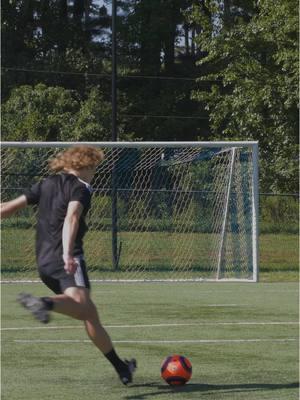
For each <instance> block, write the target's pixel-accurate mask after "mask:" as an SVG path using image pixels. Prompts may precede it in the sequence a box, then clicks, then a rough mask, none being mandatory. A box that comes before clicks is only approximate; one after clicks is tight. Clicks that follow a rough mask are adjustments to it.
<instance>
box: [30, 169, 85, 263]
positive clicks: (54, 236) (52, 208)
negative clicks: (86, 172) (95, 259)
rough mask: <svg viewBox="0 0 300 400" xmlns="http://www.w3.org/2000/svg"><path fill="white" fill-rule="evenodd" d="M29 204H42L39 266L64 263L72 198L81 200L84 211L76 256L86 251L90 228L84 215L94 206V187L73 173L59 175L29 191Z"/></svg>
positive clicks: (37, 246) (40, 210)
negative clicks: (65, 229)
mask: <svg viewBox="0 0 300 400" xmlns="http://www.w3.org/2000/svg"><path fill="white" fill-rule="evenodd" d="M24 194H25V196H26V198H27V202H28V204H36V205H38V217H37V227H36V257H37V264H38V266H39V267H42V266H44V265H47V264H50V263H56V262H58V263H62V262H63V259H62V255H63V244H62V230H63V225H64V220H65V217H66V214H67V209H68V204H69V202H70V201H79V202H80V203H81V204H82V206H83V212H82V214H81V217H80V220H79V228H78V232H77V236H76V239H75V245H74V252H73V255H74V256H77V255H79V254H83V248H82V245H83V242H82V240H83V237H84V235H85V233H86V231H87V230H88V228H87V226H86V223H85V221H84V218H85V216H86V213H87V211H88V210H89V208H90V205H91V189H90V186H89V185H88V184H86V183H85V182H83V181H81V180H80V179H79V178H78V177H76V176H75V175H73V174H66V173H62V174H57V175H53V176H49V177H48V178H46V179H44V180H42V181H40V182H38V183H36V184H35V185H33V186H32V187H31V188H30V189H29V190H26V191H25V193H24Z"/></svg>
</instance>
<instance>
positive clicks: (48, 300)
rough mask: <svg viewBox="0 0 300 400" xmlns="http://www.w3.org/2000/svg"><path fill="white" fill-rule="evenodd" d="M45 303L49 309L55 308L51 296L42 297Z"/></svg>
mask: <svg viewBox="0 0 300 400" xmlns="http://www.w3.org/2000/svg"><path fill="white" fill-rule="evenodd" d="M41 299H42V301H43V303H44V304H45V306H46V308H47V310H49V311H51V310H53V306H54V302H53V300H52V299H50V297H41Z"/></svg>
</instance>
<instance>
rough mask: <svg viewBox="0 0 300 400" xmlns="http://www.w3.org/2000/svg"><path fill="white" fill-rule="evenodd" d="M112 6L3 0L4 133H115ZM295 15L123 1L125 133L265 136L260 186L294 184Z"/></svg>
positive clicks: (262, 5) (230, 6)
mask: <svg viewBox="0 0 300 400" xmlns="http://www.w3.org/2000/svg"><path fill="white" fill-rule="evenodd" d="M110 4H111V2H110V1H109V0H103V2H99V1H96V0H88V1H87V0H72V1H67V0H59V1H53V0H43V1H40V2H37V1H36V0H3V1H2V103H3V106H2V138H3V139H5V140H70V141H71V140H109V139H110V135H111V133H110V132H111V80H110V73H111V31H110V26H111V15H110V12H109V10H110ZM295 10H297V3H296V0H283V1H281V2H276V4H275V3H274V1H272V0H223V1H216V0H151V1H150V0H120V1H118V19H117V59H118V82H117V84H118V134H119V137H120V139H122V140H124V139H126V140H137V139H139V140H216V139H221V140H227V139H228V140H229V139H238V140H248V139H255V140H259V144H260V154H261V172H262V174H261V176H262V185H263V186H262V188H263V189H266V190H274V191H295V190H297V181H298V179H297V162H296V156H297V152H298V150H297V145H296V143H297V138H298V126H297V94H298V93H297V84H298V79H297V78H298V76H297V74H298V51H297V50H298V47H297V37H298V35H297V22H298V21H297V13H296V12H295ZM195 78H199V79H198V80H196V79H195Z"/></svg>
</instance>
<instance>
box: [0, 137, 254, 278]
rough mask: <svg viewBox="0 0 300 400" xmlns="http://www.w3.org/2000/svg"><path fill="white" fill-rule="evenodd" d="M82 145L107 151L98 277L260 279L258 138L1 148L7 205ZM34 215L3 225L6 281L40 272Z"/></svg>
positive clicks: (93, 247) (91, 250)
mask: <svg viewBox="0 0 300 400" xmlns="http://www.w3.org/2000/svg"><path fill="white" fill-rule="evenodd" d="M76 144H77V145H78V144H88V145H93V146H97V147H100V148H102V149H103V151H104V153H105V161H104V162H103V163H102V164H101V165H100V166H99V168H98V170H97V173H96V176H95V178H94V181H93V182H92V186H93V188H94V193H93V200H92V207H91V210H90V212H89V214H88V216H87V223H88V225H89V231H88V233H87V235H86V238H85V257H86V261H87V265H88V268H89V271H90V277H91V278H92V279H99V280H104V281H105V280H107V281H111V280H117V281H127V280H133V281H134V280H136V281H160V280H173V281H181V280H187V281H189V280H192V281H199V280H216V281H219V280H222V281H223V280H230V281H232V280H240V281H241V280H243V281H249V282H256V281H257V280H258V250H257V249H258V233H257V232H258V224H257V219H258V143H257V142H97V143H95V142H86V143H60V142H43V143H42V142H34V143H32V142H2V144H1V181H2V182H1V183H2V185H1V196H2V201H7V200H9V199H12V198H14V197H16V196H18V195H20V194H22V192H23V191H24V189H25V188H27V187H28V186H30V185H32V184H33V183H35V182H36V181H38V180H40V179H42V178H43V177H45V176H47V175H48V174H49V171H48V160H49V159H50V158H51V157H53V156H54V155H55V154H56V153H58V152H59V151H62V150H63V149H64V148H67V147H68V146H72V145H76ZM35 212H36V210H35V209H32V208H31V207H28V208H26V209H25V210H23V211H22V212H20V213H19V214H18V215H16V216H14V217H13V218H11V219H7V220H4V221H3V223H2V277H3V279H7V278H10V277H11V278H19V279H21V278H24V279H26V278H29V277H30V278H32V277H36V276H37V275H36V272H35V269H36V267H35V251H34V236H35V229H34V226H35Z"/></svg>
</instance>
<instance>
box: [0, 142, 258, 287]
mask: <svg viewBox="0 0 300 400" xmlns="http://www.w3.org/2000/svg"><path fill="white" fill-rule="evenodd" d="M76 145H89V146H95V147H100V148H102V147H105V148H121V147H122V148H143V147H147V148H156V147H166V148H180V147H187V146H188V147H190V148H192V147H206V148H213V147H222V148H227V149H232V162H231V166H230V177H229V184H228V189H227V190H228V192H227V201H226V207H225V211H224V216H223V218H224V219H223V228H222V235H221V240H220V248H219V254H218V267H217V274H216V278H215V279H209V278H208V279H206V278H203V279H202V278H195V279H158V280H156V279H151V280H150V281H154V282H155V281H173V282H176V281H192V282H195V281H213V282H218V281H221V282H224V281H226V282H233V281H238V282H258V278H259V255H258V237H259V229H258V215H259V180H258V157H259V153H258V142H257V141H232V142H225V141H213V142H183V141H179V142H163V141H162V142H1V148H7V147H13V148H30V147H40V148H50V147H55V148H66V147H69V146H76ZM239 147H248V148H251V149H252V166H253V173H252V196H251V197H252V198H251V208H252V210H251V211H252V258H253V259H252V265H253V277H252V279H235V278H233V279H231V278H226V279H224V278H220V276H219V275H220V263H221V258H222V252H223V243H224V239H225V235H226V232H225V226H226V219H227V213H228V199H229V196H230V190H231V176H232V172H233V168H234V157H235V151H236V149H237V148H239ZM91 281H98V282H112V281H118V282H143V281H144V282H149V280H143V279H130V280H126V279H117V280H110V279H105V280H101V279H99V280H98V279H97V280H93V279H91ZM2 282H3V283H5V282H8V281H5V280H3V281H2ZM14 282H16V281H14ZM22 282H28V280H27V281H26V280H24V281H22ZM30 282H37V281H30Z"/></svg>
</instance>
